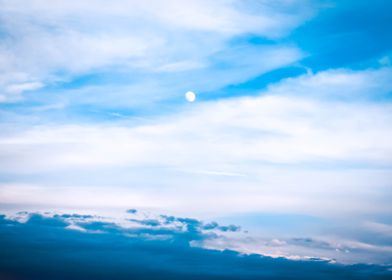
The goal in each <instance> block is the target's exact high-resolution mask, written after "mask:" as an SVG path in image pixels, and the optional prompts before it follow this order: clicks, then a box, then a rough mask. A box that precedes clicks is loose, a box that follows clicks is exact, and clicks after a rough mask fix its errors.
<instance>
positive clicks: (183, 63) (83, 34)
mask: <svg viewBox="0 0 392 280" xmlns="http://www.w3.org/2000/svg"><path fill="white" fill-rule="evenodd" d="M300 2H302V1H294V2H292V3H287V2H282V3H279V4H274V5H271V4H268V3H267V2H263V1H262V2H257V3H254V4H252V5H251V6H252V8H251V9H250V8H249V7H245V5H244V4H243V2H242V1H220V0H219V1H204V0H203V1H193V0H188V1H178V0H167V1H147V2H143V1H123V0H118V1H113V2H112V3H111V5H107V3H106V2H105V1H102V0H92V1H83V2H80V3H76V2H74V1H59V0H58V1H57V0H56V1H50V2H47V1H40V0H35V1H24V0H17V1H0V7H1V8H0V19H1V21H2V34H3V35H2V41H1V43H0V62H1V63H0V73H1V74H3V75H5V74H7V75H8V74H9V73H11V74H13V73H20V72H25V73H27V74H28V75H29V76H32V77H34V80H35V81H37V82H41V83H43V84H50V83H53V82H56V81H63V80H67V79H69V78H70V77H72V76H74V75H80V74H85V73H90V72H91V71H98V70H102V69H111V70H112V71H113V70H115V71H120V72H122V73H124V72H128V73H129V75H130V76H134V75H135V74H140V73H145V72H150V71H151V72H159V73H164V72H167V73H172V72H179V71H180V72H183V71H192V70H194V69H200V68H209V67H211V65H210V61H211V57H213V56H215V55H216V54H217V53H219V52H221V51H222V50H225V49H227V48H228V47H230V46H229V45H230V39H232V38H233V37H235V36H237V35H242V34H245V35H247V34H257V35H259V36H263V37H270V38H276V37H279V36H283V35H284V34H286V33H287V32H288V31H289V30H292V29H293V28H295V27H296V26H298V25H299V24H300V23H301V22H303V21H304V20H305V19H307V18H309V17H310V16H311V14H312V13H313V11H312V10H310V9H308V8H303V9H298V8H295V7H296V6H299V5H298V3H300ZM247 4H249V2H248V3H247ZM303 6H306V5H303ZM315 8H316V7H315ZM293 9H295V13H293V11H292V10H293ZM200 46H203V47H202V48H200ZM282 47H284V46H282ZM291 49H292V50H293V51H295V48H293V47H292V48H291ZM259 56H260V57H264V59H266V60H268V59H269V57H270V56H269V53H268V52H267V53H265V54H263V53H261V52H259ZM281 57H283V58H285V54H284V53H282V55H281ZM292 58H293V56H291V58H290V59H283V60H286V61H287V60H289V63H290V62H292ZM297 58H298V56H296V57H295V59H297ZM279 61H281V60H279ZM269 65H271V64H270V63H269ZM115 71H114V72H115ZM239 72H245V73H246V72H247V71H246V70H245V71H237V73H239ZM208 74H210V73H208ZM218 74H219V73H218ZM256 74H257V73H256ZM243 75H244V74H243ZM248 75H249V73H248ZM251 75H254V73H251ZM217 80H219V79H217ZM15 82H16V81H15V80H12V79H11V80H9V81H7V82H5V81H2V82H0V90H1V87H3V88H4V87H8V86H10V84H13V83H15ZM21 82H23V83H25V82H31V81H30V80H23V81H21ZM3 99H4V100H3V101H6V99H5V98H3ZM8 101H14V100H13V99H8Z"/></svg>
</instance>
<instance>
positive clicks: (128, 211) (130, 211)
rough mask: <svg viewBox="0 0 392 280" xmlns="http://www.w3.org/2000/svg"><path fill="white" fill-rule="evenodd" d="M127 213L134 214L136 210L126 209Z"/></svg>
mask: <svg viewBox="0 0 392 280" xmlns="http://www.w3.org/2000/svg"><path fill="white" fill-rule="evenodd" d="M127 213H129V214H136V213H137V210H136V209H128V210H127Z"/></svg>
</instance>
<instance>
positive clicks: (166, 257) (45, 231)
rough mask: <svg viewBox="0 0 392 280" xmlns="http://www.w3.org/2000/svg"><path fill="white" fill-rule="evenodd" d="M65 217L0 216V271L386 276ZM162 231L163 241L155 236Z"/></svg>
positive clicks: (65, 275)
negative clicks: (211, 247) (202, 245)
mask: <svg viewBox="0 0 392 280" xmlns="http://www.w3.org/2000/svg"><path fill="white" fill-rule="evenodd" d="M71 216H73V215H71ZM70 219H71V220H72V219H73V218H69V217H68V218H64V217H62V216H60V215H56V216H43V215H40V214H29V215H28V220H27V221H25V222H23V223H21V222H17V221H15V220H11V219H9V218H6V217H5V216H1V217H0V228H1V231H0V232H1V239H0V243H1V247H2V250H1V251H0V254H1V259H2V262H1V263H0V275H1V276H2V277H8V278H11V277H14V278H15V277H17V278H18V279H31V278H39V279H53V278H56V279H69V278H72V279H86V278H90V279H91V278H94V279H99V278H100V277H105V278H110V279H126V278H130V277H132V278H139V277H143V279H184V277H185V278H187V279H196V278H200V277H202V278H203V279H231V277H234V278H236V277H241V279H258V278H260V277H263V279H282V277H283V278H286V277H289V278H290V279H314V278H315V277H316V278H317V279H331V278H333V279H347V277H348V276H349V277H350V279H366V278H369V277H372V279H387V278H388V277H389V276H390V275H389V274H390V272H388V268H387V267H381V266H375V265H372V266H371V265H355V266H343V265H336V264H335V265H334V264H331V263H328V262H325V261H321V260H317V259H315V260H309V261H291V260H288V259H284V258H269V257H263V256H260V255H241V254H238V253H237V252H235V251H228V250H226V251H216V250H208V249H203V248H196V247H191V246H190V245H189V241H190V240H192V239H187V238H194V237H195V236H194V235H188V237H186V236H187V235H186V232H181V231H177V230H166V231H159V230H158V231H154V230H149V231H146V230H145V229H132V228H127V227H123V226H120V225H118V224H114V223H111V222H105V221H88V220H86V221H83V219H82V220H81V221H79V223H78V225H79V226H81V227H83V228H84V229H86V231H80V230H74V229H72V228H70V227H69V224H70ZM78 219H79V217H78ZM146 233H148V235H147V234H146ZM162 233H165V234H168V235H169V238H166V239H162V238H159V236H160V235H162ZM184 233H185V240H187V241H186V242H184ZM154 237H157V238H154ZM199 237H200V236H199ZM201 237H202V238H206V236H201ZM151 238H153V239H151ZM208 238H209V237H208ZM114 272H115V273H114ZM234 278H233V279H234Z"/></svg>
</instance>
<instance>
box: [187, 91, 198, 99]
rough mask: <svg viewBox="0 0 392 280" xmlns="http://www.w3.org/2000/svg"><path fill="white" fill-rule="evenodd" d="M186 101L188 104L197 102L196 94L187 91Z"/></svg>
mask: <svg viewBox="0 0 392 280" xmlns="http://www.w3.org/2000/svg"><path fill="white" fill-rule="evenodd" d="M185 99H186V101H188V102H193V101H195V100H196V94H195V93H194V92H193V91H187V92H186V93H185Z"/></svg>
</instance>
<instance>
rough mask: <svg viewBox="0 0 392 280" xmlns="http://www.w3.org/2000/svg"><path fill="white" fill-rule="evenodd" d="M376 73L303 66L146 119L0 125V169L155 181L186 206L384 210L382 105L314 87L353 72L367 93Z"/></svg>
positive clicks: (386, 176) (391, 133) (145, 185)
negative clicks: (260, 84)
mask: <svg viewBox="0 0 392 280" xmlns="http://www.w3.org/2000/svg"><path fill="white" fill-rule="evenodd" d="M385 71H386V70H385V69H381V70H380V71H378V72H377V71H374V70H369V71H362V72H350V71H346V72H344V71H343V70H341V71H339V72H323V73H319V74H316V75H314V76H303V77H299V78H298V79H290V80H286V81H285V82H282V83H281V84H280V85H278V86H276V87H271V89H270V91H267V92H264V93H261V95H259V96H255V97H240V98H235V99H229V100H219V101H211V102H206V103H195V104H192V107H186V110H184V111H182V112H179V113H176V114H173V115H171V116H165V117H160V118H157V119H155V120H151V121H149V122H148V123H143V122H142V123H141V124H137V123H133V124H130V123H127V122H121V123H117V124H107V125H98V124H97V125H93V124H92V125H62V126H55V127H53V126H37V127H32V128H28V129H25V130H22V131H19V130H18V128H17V127H16V128H14V129H13V130H12V129H10V128H8V130H7V132H6V133H4V134H3V135H2V137H1V140H0V153H1V154H2V158H1V161H0V171H1V173H3V174H13V176H15V175H17V176H28V175H29V174H30V175H33V174H41V175H40V177H41V178H45V176H49V175H48V174H62V173H64V172H66V173H65V175H60V178H62V179H60V178H59V177H56V178H55V180H54V181H53V180H52V181H51V179H50V176H49V177H48V179H47V181H46V183H48V182H51V183H50V184H54V185H57V184H63V185H67V182H73V183H75V181H76V182H77V180H78V178H79V177H80V176H81V175H80V173H86V174H93V175H91V176H92V177H93V178H91V176H90V177H89V179H88V181H89V182H90V184H94V183H92V182H91V180H93V179H94V180H95V181H94V182H99V181H104V182H106V183H104V184H109V185H113V184H116V183H115V182H116V180H119V181H117V183H119V184H120V185H121V186H124V185H126V186H128V188H130V190H129V191H130V192H131V193H132V191H135V190H136V189H138V190H142V191H143V192H144V191H145V192H147V193H149V190H148V189H150V188H151V189H153V190H154V191H157V189H159V190H160V193H159V199H162V201H172V199H173V197H174V198H175V202H174V204H173V205H172V206H171V209H177V210H178V209H182V210H183V211H190V212H192V211H195V212H198V211H199V212H200V211H201V212H203V211H205V212H208V211H210V212H213V213H224V212H227V211H229V212H236V211H240V212H244V211H245V212H246V211H269V210H271V211H283V210H290V211H299V212H304V213H309V212H311V213H318V214H320V215H327V216H328V215H339V213H340V212H341V211H344V212H345V214H346V215H349V213H352V214H353V215H362V214H365V213H375V212H381V213H390V211H391V209H390V206H388V203H387V202H386V199H387V196H386V195H385V189H386V188H387V187H388V186H389V182H391V175H390V174H391V172H390V168H391V165H392V161H391V159H392V144H391V141H389V139H392V127H391V123H392V107H391V104H389V103H378V102H363V101H361V99H355V98H354V99H351V101H350V102H347V100H346V101H344V102H342V101H341V100H339V99H332V100H329V101H328V100H325V99H324V98H322V99H319V98H318V95H317V94H316V95H312V93H313V92H323V93H324V94H327V91H328V88H329V89H330V90H331V92H332V93H335V92H336V91H339V89H341V90H342V91H344V90H346V88H347V87H350V84H351V81H350V78H353V79H356V80H357V82H358V83H360V84H364V85H365V84H366V83H364V82H363V81H362V80H361V79H364V80H365V81H370V82H371V83H372V84H371V85H367V89H368V91H367V93H366V94H368V95H371V94H373V92H374V90H373V89H374V88H377V87H378V85H379V84H383V83H384V79H386V78H387V76H386V74H385V73H389V72H385ZM341 75H344V77H345V78H346V79H345V80H341V79H340V76H341ZM369 76H370V77H372V78H371V79H370V78H369ZM328 79H330V82H328ZM320 80H322V81H323V82H322V83H316V82H314V81H320ZM337 80H338V81H339V82H338V83H337V82H336V81H337ZM306 81H308V82H306ZM344 81H346V82H344ZM309 84H310V85H312V86H308V85H309ZM301 85H303V86H302V90H301ZM317 85H318V87H317ZM276 89H279V90H276ZM283 89H284V91H283ZM365 91H366V90H365V89H363V88H358V92H359V93H360V95H365ZM277 92H279V94H278V93H277ZM352 94H353V96H356V94H357V92H355V91H353V92H352ZM67 172H68V173H67ZM69 172H71V174H72V172H74V173H75V172H76V173H77V172H79V173H78V174H79V175H69ZM76 173H75V174H76ZM45 174H47V175H45ZM67 174H68V175H67ZM108 174H109V175H108ZM151 174H155V175H156V176H154V177H151ZM218 175H219V176H218ZM221 175H222V176H221ZM69 176H71V177H72V178H73V179H70V178H69ZM78 176H79V177H78ZM107 176H109V177H110V178H111V179H110V181H111V182H112V183H108V181H107V180H106V181H105V177H107ZM127 176H128V177H127ZM65 177H67V178H65ZM70 180H71V181H70ZM72 180H74V181H72ZM76 184H77V183H76ZM158 186H160V187H161V188H160V187H158ZM109 189H111V188H109ZM383 193H384V195H382V194H383ZM206 194H208V195H206ZM347 194H350V195H349V196H348V195H347ZM149 195H152V196H153V197H154V195H153V194H151V193H149ZM149 195H147V197H148V196H149ZM16 197H17V196H15V197H14V198H16ZM102 197H105V196H102ZM191 197H192V199H191V201H192V203H191V202H190V198H191ZM41 199H42V201H53V198H51V197H47V199H44V198H41ZM157 199H158V198H157ZM11 200H12V199H11ZM207 200H208V201H207ZM204 204H206V205H208V207H205V208H203V209H202V210H200V205H204ZM185 209H187V210H185Z"/></svg>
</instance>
